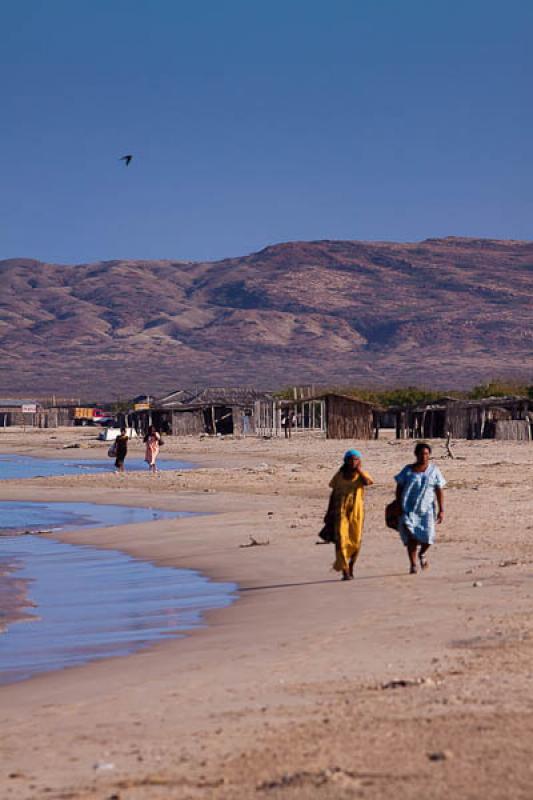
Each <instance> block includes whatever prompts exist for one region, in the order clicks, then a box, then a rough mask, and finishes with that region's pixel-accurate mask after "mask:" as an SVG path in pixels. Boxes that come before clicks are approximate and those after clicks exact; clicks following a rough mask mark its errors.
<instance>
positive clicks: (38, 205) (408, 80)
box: [0, 0, 533, 262]
mask: <svg viewBox="0 0 533 800" xmlns="http://www.w3.org/2000/svg"><path fill="white" fill-rule="evenodd" d="M0 25H1V27H2V31H3V36H2V48H1V50H0V90H1V91H0V97H1V114H0V179H1V191H0V258H9V257H15V256H26V257H33V258H39V259H42V260H47V261H58V262H85V261H93V260H99V259H114V258H172V259H217V258H223V257H226V256H237V255H243V254H245V253H248V252H251V251H253V250H258V249H260V248H261V247H264V246H265V245H267V244H271V243H274V242H279V241H289V240H295V239H323V238H329V239H380V240H400V241H412V240H418V239H423V238H426V237H432V236H446V235H468V236H487V237H495V238H514V239H528V238H531V220H532V218H533V213H532V212H533V166H532V149H533V146H532V141H533V136H532V133H533V131H532V123H533V103H532V85H533V84H532V78H533V69H532V67H533V48H532V47H531V40H532V35H533V3H531V2H530V0H506V2H505V3H503V2H501V0H498V2H493V0H462V1H461V2H459V1H458V0H449V2H446V3H445V2H440V0H423V1H422V0H328V1H327V2H326V0H324V2H318V1H316V0H305V1H304V0H269V1H268V2H266V0H203V1H202V0H188V2H182V0H150V2H148V0H142V1H141V0H0ZM125 153H133V155H134V160H133V162H132V164H131V166H130V167H128V168H126V167H125V166H124V165H123V163H122V162H120V161H119V160H118V158H119V157H120V156H121V155H123V154H125Z"/></svg>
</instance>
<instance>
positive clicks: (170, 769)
mask: <svg viewBox="0 0 533 800" xmlns="http://www.w3.org/2000/svg"><path fill="white" fill-rule="evenodd" d="M94 437H95V432H94V430H93V431H91V430H90V429H62V430H59V431H54V430H45V431H27V432H25V433H23V432H22V431H21V430H18V431H15V430H13V429H11V430H6V431H2V432H1V433H0V453H10V452H11V453H25V454H28V455H40V456H43V455H46V456H48V457H54V458H55V457H57V458H63V459H67V458H69V459H70V458H82V457H86V458H95V457H98V456H99V455H102V456H105V453H106V450H107V446H108V445H106V444H104V443H101V442H97V441H96V440H95V438H94ZM72 444H79V445H80V447H77V448H70V447H69V448H68V449H64V448H65V445H72ZM346 444H347V443H345V442H338V441H323V440H318V439H307V440H305V439H299V438H293V439H292V440H291V441H285V440H279V441H278V440H263V439H255V438H247V439H240V440H233V439H209V438H205V439H198V438H194V439H193V438H190V439H174V440H171V439H168V440H167V443H166V445H165V447H164V448H163V451H162V455H164V456H168V457H172V458H179V459H181V460H184V461H191V462H193V463H194V464H195V465H197V466H196V468H195V469H193V470H192V471H185V470H184V471H181V472H174V471H171V472H166V473H165V472H161V473H159V474H158V475H157V476H150V475H149V474H147V473H131V474H126V475H125V476H116V475H114V474H113V473H112V472H111V471H110V472H109V473H102V474H97V475H86V474H82V475H79V476H78V475H76V476H69V477H52V478H33V479H29V480H18V481H5V482H2V483H1V484H0V499H2V500H7V499H9V500H45V499H46V500H61V501H67V500H68V501H90V502H94V503H114V504H125V505H139V506H145V505H148V506H154V507H157V508H162V509H168V510H174V509H175V510H183V511H200V512H203V513H204V514H205V516H201V517H191V518H185V519H172V520H161V521H157V522H153V523H149V524H142V525H130V526H125V527H115V528H107V529H106V528H100V529H93V530H89V529H85V530H83V531H77V532H75V533H70V534H62V535H61V539H62V540H63V541H71V542H76V543H85V544H94V545H97V546H98V547H102V548H112V549H118V550H121V551H124V552H126V553H128V554H131V555H133V556H136V557H139V558H142V559H145V560H147V561H151V562H153V563H155V564H161V565H166V566H176V567H185V568H193V569H196V570H199V571H201V572H202V573H203V574H205V575H207V576H209V577H211V578H213V579H214V580H222V581H230V582H236V583H237V584H238V585H239V587H240V596H239V599H238V600H237V601H236V602H235V603H233V604H232V605H231V606H230V607H229V608H226V609H223V610H218V611H212V612H210V613H209V614H208V615H207V625H206V627H204V628H202V629H200V630H196V631H194V632H192V633H191V634H190V635H188V636H187V637H186V638H183V639H175V640H171V641H166V642H164V643H161V644H157V645H155V646H153V647H150V648H149V649H147V650H144V651H141V652H138V653H135V654H133V655H131V656H127V657H121V658H113V659H107V660H105V661H100V662H94V663H92V664H87V665H85V666H82V667H76V668H71V669H68V670H64V671H61V672H53V673H49V674H46V675H41V676H38V677H35V678H33V679H31V680H28V681H25V682H22V683H19V684H14V685H11V686H6V687H1V688H0V724H1V728H2V741H1V749H0V764H1V767H0V787H1V793H0V794H1V796H2V797H5V798H13V799H14V800H15V799H17V800H18V799H19V798H20V799H22V798H24V800H26V799H28V798H44V797H47V798H57V800H59V799H60V798H62V799H63V798H64V799H66V798H80V799H81V800H89V798H94V799H96V798H98V800H105V799H107V800H111V798H114V799H115V800H116V798H120V800H140V799H141V798H150V799H151V798H161V799H163V798H221V800H222V799H224V800H226V799H227V800H229V799H230V798H248V797H250V798H251V797H265V798H298V800H300V798H352V797H353V798H355V797H362V798H371V799H373V798H376V799H377V798H389V797H391V796H394V797H395V798H399V799H400V800H403V798H406V799H407V798H409V799H411V798H425V797H428V798H429V797H431V798H448V797H451V796H455V797H458V798H482V797H483V798H485V799H486V798H504V797H505V798H530V797H531V793H532V792H531V786H532V783H533V762H532V760H531V740H532V735H533V668H532V667H531V660H532V656H533V637H532V634H533V620H532V615H531V608H532V600H533V581H532V577H533V542H532V534H533V522H532V520H533V513H532V512H533V496H532V492H531V487H532V485H533V450H532V447H531V444H528V443H514V442H495V441H484V442H466V441H462V442H457V443H455V446H454V453H455V456H456V458H454V459H450V458H448V457H447V456H446V451H445V448H444V445H443V443H442V442H440V441H439V442H434V443H433V444H434V451H433V460H434V461H435V463H437V464H438V466H439V467H440V469H441V470H442V472H443V473H444V475H445V477H446V479H447V481H448V488H447V490H446V520H445V523H444V524H443V525H442V526H441V527H440V529H439V531H438V534H439V535H438V541H437V545H436V546H435V547H434V548H433V549H432V551H431V552H430V561H431V564H430V569H429V570H428V572H427V573H424V574H418V575H416V576H410V575H408V571H407V567H408V564H407V558H406V554H405V552H404V549H403V547H402V546H401V544H400V541H399V538H398V537H397V535H395V533H394V532H392V531H390V530H388V529H386V528H385V526H384V522H383V509H384V506H385V504H386V502H388V501H389V500H390V499H391V498H392V495H393V480H392V478H393V475H394V474H396V473H397V472H398V471H399V470H400V469H401V467H402V466H403V465H404V464H405V463H408V462H409V461H411V454H412V446H413V443H412V442H397V441H395V440H394V439H392V438H384V439H382V440H380V441H377V442H374V441H372V442H359V443H355V444H357V445H358V446H359V447H360V449H361V450H362V452H363V455H364V465H365V468H366V469H368V471H369V472H370V473H371V474H372V476H373V477H374V479H375V485H374V486H373V487H371V488H370V489H369V490H368V491H367V494H366V512H367V515H366V523H365V536H364V542H363V550H362V554H361V558H360V561H359V562H358V565H357V569H356V579H355V580H354V581H353V582H349V583H342V582H340V581H339V579H338V576H337V574H336V573H334V572H333V571H332V570H331V562H332V560H333V559H332V549H331V547H330V546H329V545H322V544H317V542H318V541H319V540H318V538H317V532H318V530H319V529H320V527H321V520H322V516H323V514H324V511H325V505H326V502H327V496H328V489H327V485H328V481H329V479H330V478H331V476H332V474H333V473H334V471H335V470H336V468H337V467H338V465H339V463H340V459H341V457H342V453H343V451H344V449H345V448H346ZM141 450H142V445H141V444H140V443H133V444H132V446H131V448H130V453H131V454H134V453H135V454H140V453H141ZM109 463H110V465H111V464H112V462H111V460H109ZM126 466H127V462H126ZM250 537H253V538H254V539H255V540H256V541H258V542H268V544H267V545H265V546H252V547H243V545H246V544H249V543H250V541H251V539H250ZM17 624H27V623H24V622H21V623H17Z"/></svg>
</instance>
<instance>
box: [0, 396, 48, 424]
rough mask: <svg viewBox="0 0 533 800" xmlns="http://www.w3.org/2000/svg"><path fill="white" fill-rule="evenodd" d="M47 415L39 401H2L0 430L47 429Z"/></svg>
mask: <svg viewBox="0 0 533 800" xmlns="http://www.w3.org/2000/svg"><path fill="white" fill-rule="evenodd" d="M46 416H47V413H46V411H45V409H44V408H43V407H42V405H41V404H40V403H39V402H38V401H37V400H19V399H12V398H1V399H0V428H9V427H12V426H20V427H23V426H27V427H30V428H45V427H47V425H46V422H47V420H46Z"/></svg>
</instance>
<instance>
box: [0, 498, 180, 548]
mask: <svg viewBox="0 0 533 800" xmlns="http://www.w3.org/2000/svg"><path fill="white" fill-rule="evenodd" d="M186 516H191V514H190V513H189V512H187V511H162V510H161V509H159V508H137V507H135V506H118V505H117V506H115V505H100V504H98V503H61V502H52V501H50V502H36V501H29V500H3V501H0V536H2V535H5V534H10V533H25V532H27V531H29V532H31V531H43V530H44V531H60V530H67V529H68V530H72V529H76V528H82V527H88V526H89V527H93V528H99V527H102V526H109V525H130V524H135V523H138V522H153V521H155V520H159V519H171V518H173V517H186ZM0 541H1V540H0ZM2 548H3V544H2V547H0V552H1V549H2Z"/></svg>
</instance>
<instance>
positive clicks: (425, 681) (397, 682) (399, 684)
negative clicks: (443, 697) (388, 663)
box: [380, 678, 437, 689]
mask: <svg viewBox="0 0 533 800" xmlns="http://www.w3.org/2000/svg"><path fill="white" fill-rule="evenodd" d="M436 685H437V684H436V683H435V681H434V680H433V678H394V679H393V680H392V681H387V682H386V683H382V684H381V686H380V688H381V689H406V688H408V687H410V686H429V687H431V686H436Z"/></svg>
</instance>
